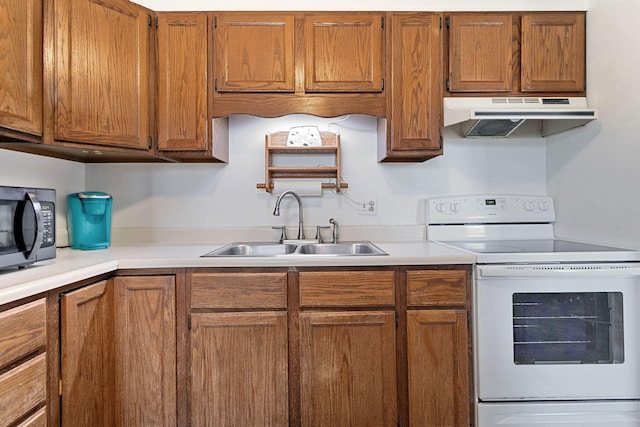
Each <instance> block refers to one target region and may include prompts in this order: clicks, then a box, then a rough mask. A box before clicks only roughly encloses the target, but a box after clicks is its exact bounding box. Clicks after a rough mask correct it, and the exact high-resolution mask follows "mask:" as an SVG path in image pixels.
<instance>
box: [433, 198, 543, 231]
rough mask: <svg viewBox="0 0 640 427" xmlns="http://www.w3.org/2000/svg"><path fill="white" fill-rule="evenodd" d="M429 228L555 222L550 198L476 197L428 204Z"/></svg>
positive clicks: (443, 199)
mask: <svg viewBox="0 0 640 427" xmlns="http://www.w3.org/2000/svg"><path fill="white" fill-rule="evenodd" d="M426 211H427V212H426V214H427V218H426V219H427V224H483V223H548V222H553V221H555V210H554V206H553V199H552V198H551V197H547V196H517V195H473V196H451V197H441V198H434V199H428V200H427V208H426Z"/></svg>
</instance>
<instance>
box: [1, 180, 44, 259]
mask: <svg viewBox="0 0 640 427" xmlns="http://www.w3.org/2000/svg"><path fill="white" fill-rule="evenodd" d="M55 203H56V191H55V190H51V189H46V188H23V187H3V186H0V268H9V267H23V266H26V265H29V264H33V263H34V262H37V261H42V260H45V259H51V258H55V256H56V226H55V222H56V221H55V219H56V205H55Z"/></svg>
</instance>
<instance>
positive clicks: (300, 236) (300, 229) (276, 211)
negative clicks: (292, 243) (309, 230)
mask: <svg viewBox="0 0 640 427" xmlns="http://www.w3.org/2000/svg"><path fill="white" fill-rule="evenodd" d="M287 195H291V196H293V197H295V199H296V200H297V201H298V240H303V239H304V223H303V221H302V200H300V196H298V193H296V192H295V191H292V190H287V191H283V192H282V194H280V195H279V196H278V199H277V200H276V206H275V207H274V208H273V215H275V216H280V202H281V201H282V199H283V198H284V197H285V196H287Z"/></svg>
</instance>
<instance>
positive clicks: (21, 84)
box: [0, 0, 43, 137]
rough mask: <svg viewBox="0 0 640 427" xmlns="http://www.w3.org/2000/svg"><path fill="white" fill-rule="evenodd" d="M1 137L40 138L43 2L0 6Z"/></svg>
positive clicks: (13, 0) (8, 1) (12, 1)
mask: <svg viewBox="0 0 640 427" xmlns="http://www.w3.org/2000/svg"><path fill="white" fill-rule="evenodd" d="M0 52H2V54H1V55H0V135H7V134H8V135H10V136H12V135H20V134H29V135H33V136H37V137H41V136H42V129H43V121H42V95H43V93H42V0H5V1H3V2H2V3H0Z"/></svg>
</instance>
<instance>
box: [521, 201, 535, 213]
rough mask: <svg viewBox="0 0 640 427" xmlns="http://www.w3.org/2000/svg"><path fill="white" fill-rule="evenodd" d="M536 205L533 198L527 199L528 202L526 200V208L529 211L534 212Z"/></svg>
mask: <svg viewBox="0 0 640 427" xmlns="http://www.w3.org/2000/svg"><path fill="white" fill-rule="evenodd" d="M535 207H536V206H535V204H534V203H533V201H531V200H527V201H526V202H524V209H525V210H526V211H528V212H533V210H534V209H535Z"/></svg>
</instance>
